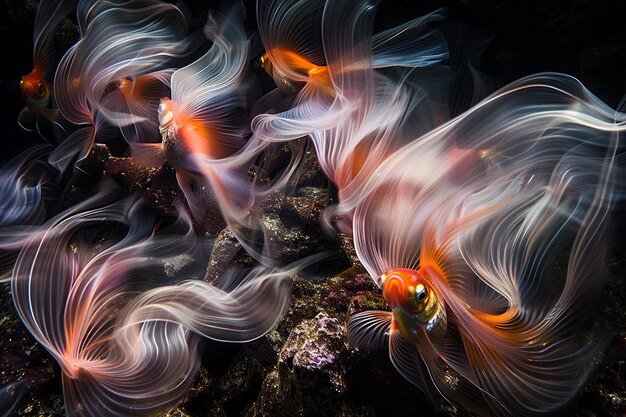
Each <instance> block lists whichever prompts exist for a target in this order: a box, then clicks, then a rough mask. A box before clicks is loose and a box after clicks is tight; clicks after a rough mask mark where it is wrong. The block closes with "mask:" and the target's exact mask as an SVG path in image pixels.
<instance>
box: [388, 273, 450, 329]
mask: <svg viewBox="0 0 626 417" xmlns="http://www.w3.org/2000/svg"><path fill="white" fill-rule="evenodd" d="M380 281H381V283H382V290H383V297H384V298H385V301H386V302H387V304H388V305H389V307H391V310H392V312H393V318H394V325H395V326H396V327H397V328H398V330H399V331H400V333H401V334H402V335H403V336H404V337H405V338H407V339H409V340H411V341H416V340H417V339H418V338H419V334H420V331H421V329H424V330H426V333H427V334H429V335H430V336H436V337H439V336H440V333H441V331H442V325H443V330H445V309H444V308H443V306H442V305H441V302H440V300H439V297H438V296H437V293H436V290H435V288H434V286H433V285H432V283H431V282H430V281H429V279H428V277H427V276H426V275H425V274H424V273H423V272H422V271H421V270H413V269H406V268H398V269H393V270H390V271H388V272H386V273H384V274H382V275H381V276H380ZM432 331H436V333H437V334H434V333H433V334H431V333H432Z"/></svg>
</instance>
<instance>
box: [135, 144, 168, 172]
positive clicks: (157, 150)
mask: <svg viewBox="0 0 626 417" xmlns="http://www.w3.org/2000/svg"><path fill="white" fill-rule="evenodd" d="M130 152H131V156H132V157H133V159H134V160H135V161H137V162H138V163H139V164H141V165H144V166H147V167H153V168H157V167H160V166H161V165H163V164H164V163H165V154H164V152H163V145H162V144H161V143H131V144H130Z"/></svg>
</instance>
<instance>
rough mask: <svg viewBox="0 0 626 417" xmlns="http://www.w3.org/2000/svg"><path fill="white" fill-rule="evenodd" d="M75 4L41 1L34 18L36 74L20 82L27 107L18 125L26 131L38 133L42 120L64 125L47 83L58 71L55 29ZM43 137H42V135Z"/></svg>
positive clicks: (65, 0) (69, 0)
mask: <svg viewBox="0 0 626 417" xmlns="http://www.w3.org/2000/svg"><path fill="white" fill-rule="evenodd" d="M75 4H76V0H60V1H51V0H41V1H40V2H39V6H38V7H37V13H36V15H35V28H34V31H33V32H34V36H33V37H34V48H33V65H34V68H33V70H32V71H31V72H30V73H29V74H27V75H24V76H23V77H22V79H21V81H20V89H21V91H22V96H23V97H24V100H25V101H26V107H25V108H24V109H23V110H22V112H21V113H20V115H19V117H18V123H19V124H20V126H22V128H24V129H26V130H37V131H39V134H40V135H41V134H42V133H41V131H40V127H39V124H40V122H41V121H42V120H41V117H42V116H43V117H44V118H45V119H47V120H49V121H50V122H53V123H56V124H57V125H59V126H60V124H59V123H61V122H62V118H60V115H59V113H58V111H57V110H56V109H52V108H50V107H49V104H50V100H51V98H52V84H51V82H49V81H48V80H51V79H52V78H53V77H54V71H55V68H56V65H55V61H54V56H55V54H54V51H53V45H52V40H53V39H52V38H53V34H54V29H55V28H56V27H57V25H58V24H59V23H61V21H62V20H63V19H65V16H67V14H68V13H69V12H70V11H71V10H72V9H73V8H74V7H75ZM42 136H43V135H42Z"/></svg>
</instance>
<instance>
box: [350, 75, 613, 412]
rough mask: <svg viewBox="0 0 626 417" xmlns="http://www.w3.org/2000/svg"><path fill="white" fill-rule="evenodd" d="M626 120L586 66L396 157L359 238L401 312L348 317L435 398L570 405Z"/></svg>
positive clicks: (366, 206)
mask: <svg viewBox="0 0 626 417" xmlns="http://www.w3.org/2000/svg"><path fill="white" fill-rule="evenodd" d="M537 97H540V98H541V101H539V100H537V101H535V99H536V98H537ZM529 102H532V103H535V104H534V105H532V106H529V105H528V103H529ZM572 109H576V110H575V111H572ZM622 119H623V115H621V114H617V115H616V113H614V111H613V110H611V109H610V108H609V107H608V106H607V105H606V104H604V103H602V102H601V101H600V100H598V99H597V98H595V97H593V96H592V95H590V94H589V93H588V92H587V91H586V90H585V89H584V87H582V85H581V84H580V83H579V82H578V81H577V80H575V79H572V78H570V77H567V76H563V75H557V74H540V75H536V76H531V77H528V78H526V79H523V80H520V81H518V82H516V83H513V84H511V85H509V86H506V87H504V88H502V89H501V90H500V91H497V92H495V93H494V94H492V95H491V96H489V97H487V98H486V99H485V100H483V101H481V102H479V103H478V104H477V105H476V106H474V107H473V108H471V109H470V110H469V111H468V112H466V113H464V114H463V115H462V116H460V117H458V118H455V119H453V120H451V121H449V122H448V123H445V124H444V125H442V126H440V127H439V128H436V129H434V130H433V131H431V132H429V133H428V134H426V135H424V136H422V137H420V138H416V139H415V141H413V142H411V143H409V144H407V145H405V147H404V148H401V149H399V150H398V151H396V152H394V153H393V154H392V155H391V156H389V157H388V158H387V159H386V160H385V161H384V163H383V164H381V166H380V167H378V169H376V170H374V172H373V173H372V176H371V177H370V178H369V180H368V181H367V182H366V183H365V185H364V186H363V190H365V191H364V192H365V193H366V195H365V196H363V197H362V198H361V199H360V200H358V201H357V203H356V207H355V209H354V215H353V236H354V243H355V249H356V253H357V255H358V256H359V259H360V260H361V262H362V263H363V265H364V266H365V268H366V269H367V270H368V272H369V274H370V276H371V277H372V279H373V280H374V282H375V283H376V285H377V286H378V287H379V288H380V289H381V292H382V297H383V298H384V300H385V302H386V303H387V305H388V307H389V310H390V311H364V312H359V313H357V314H355V315H353V316H352V317H351V318H350V319H349V322H348V339H349V341H350V343H351V344H352V345H353V346H355V347H357V348H359V349H363V350H375V349H381V348H382V349H384V348H387V349H388V351H389V357H390V360H391V362H392V363H393V365H394V366H395V368H396V369H397V370H398V371H399V372H400V374H402V375H403V376H404V377H405V378H406V379H407V380H408V381H410V382H411V383H413V384H414V385H416V386H417V387H418V388H420V389H421V390H422V391H423V392H424V393H425V394H427V395H428V396H429V397H430V398H431V399H432V400H433V401H434V402H438V401H439V400H440V399H441V397H442V396H443V398H445V399H447V400H448V401H450V402H452V403H455V404H458V405H460V406H463V407H465V408H467V409H469V410H471V411H473V412H475V413H477V414H479V415H498V416H504V415H512V416H528V415H541V414H545V413H554V412H556V411H563V410H564V409H567V407H568V406H569V405H570V404H571V402H572V399H573V398H575V397H576V396H577V395H578V393H579V392H580V391H581V389H582V388H583V386H584V383H585V381H586V380H587V378H589V376H590V375H591V373H592V371H593V369H594V364H595V363H596V358H597V356H598V355H600V354H601V352H602V351H603V349H604V348H605V346H606V337H604V335H602V334H601V333H600V332H598V331H596V330H594V329H595V328H594V326H593V322H592V320H591V319H590V316H591V314H590V313H591V312H592V311H594V310H595V309H596V308H597V301H598V300H599V298H600V294H601V290H602V286H603V284H604V283H605V282H606V279H607V276H606V274H605V273H604V269H603V264H604V262H605V261H606V259H605V255H604V253H605V250H606V245H607V239H606V233H605V230H606V227H607V223H608V222H609V219H610V215H611V214H612V204H613V201H614V200H615V199H616V198H618V197H619V196H620V195H621V193H622V191H621V190H622V189H623V188H622V187H623V184H621V183H620V181H619V180H618V179H619V178H621V176H622V175H623V169H624V167H623V166H622V164H621V162H620V159H619V158H617V154H618V150H619V149H621V147H622V146H623V144H621V143H620V139H619V137H620V136H621V132H622V131H623V130H624V126H623V120H622ZM458 138H462V141H460V140H458ZM460 143H462V144H463V148H460V147H459V146H458V145H459V144H460ZM490 156H493V157H490ZM457 161H458V162H457ZM622 162H623V161H622ZM556 265H559V268H560V269H561V270H562V271H563V272H562V273H561V274H556V273H554V270H555V266H556ZM571 358H576V361H572V359H571Z"/></svg>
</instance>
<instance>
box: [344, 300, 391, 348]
mask: <svg viewBox="0 0 626 417" xmlns="http://www.w3.org/2000/svg"><path fill="white" fill-rule="evenodd" d="M391 317H392V316H391V312H390V311H374V310H372V311H363V312H361V313H357V314H355V315H353V316H351V317H350V320H349V321H348V342H349V343H350V344H351V345H352V346H354V347H356V348H357V349H360V350H365V351H373V350H382V349H384V348H385V345H386V344H387V337H388V335H389V329H390V326H391Z"/></svg>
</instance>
